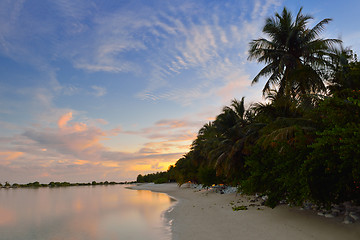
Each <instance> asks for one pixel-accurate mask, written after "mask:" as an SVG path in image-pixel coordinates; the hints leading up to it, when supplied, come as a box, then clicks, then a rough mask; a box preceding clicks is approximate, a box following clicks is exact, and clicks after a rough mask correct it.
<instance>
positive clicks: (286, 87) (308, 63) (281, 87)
mask: <svg viewBox="0 0 360 240" xmlns="http://www.w3.org/2000/svg"><path fill="white" fill-rule="evenodd" d="M311 19H313V17H312V16H310V15H303V14H302V8H300V10H299V12H298V14H297V16H296V18H295V20H294V19H293V16H292V14H291V13H290V12H289V11H288V10H287V9H286V8H284V9H283V11H282V13H281V15H280V14H279V13H276V14H275V17H273V18H267V19H266V24H265V26H264V28H263V30H262V31H263V32H264V33H265V34H267V35H268V36H269V39H266V38H259V39H256V40H252V41H251V42H250V49H249V57H248V59H249V60H253V59H256V60H257V62H259V63H265V64H266V66H265V67H264V68H263V69H262V70H261V71H260V72H259V73H258V74H257V75H256V76H255V78H254V79H253V81H252V84H254V83H257V82H258V81H259V79H260V78H261V77H266V76H269V79H268V81H267V82H266V84H265V87H264V89H263V94H264V95H266V94H267V93H269V92H270V90H272V89H274V87H275V89H276V90H277V92H278V94H280V95H288V96H291V97H292V98H299V97H302V96H304V95H305V94H310V93H316V92H321V91H325V90H326V88H325V85H324V83H323V79H322V74H323V71H324V70H325V69H326V68H327V67H329V66H330V65H331V61H330V57H329V56H330V55H331V51H330V50H331V48H332V47H333V46H334V44H337V43H340V42H341V41H340V40H338V39H322V38H319V34H320V33H321V32H322V31H323V30H324V26H325V25H326V24H328V23H329V22H330V21H331V19H329V18H326V19H324V20H322V21H320V22H319V23H317V24H316V25H315V26H314V27H313V28H308V27H307V24H308V21H309V20H311Z"/></svg>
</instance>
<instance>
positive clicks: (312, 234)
mask: <svg viewBox="0 0 360 240" xmlns="http://www.w3.org/2000/svg"><path fill="white" fill-rule="evenodd" d="M130 188H131V189H134V190H150V191H153V192H161V193H166V194H167V195H168V196H169V197H170V198H173V199H175V200H176V201H177V203H175V204H174V205H172V206H171V209H172V210H171V211H169V209H168V210H167V211H166V212H165V213H164V217H165V218H166V219H167V220H168V221H169V222H171V223H172V224H171V232H172V239H173V240H188V239H197V240H211V239H214V240H215V239H216V240H217V239H228V238H229V239H230V238H231V239H239V238H240V237H241V239H242V240H247V239H249V240H250V239H251V240H254V239H269V240H270V239H276V240H288V239H294V240H296V239H299V240H300V239H301V240H303V239H304V240H305V239H334V240H335V239H336V240H342V239H347V240H352V239H354V240H355V239H356V240H358V239H360V223H354V224H349V225H346V224H343V223H341V219H340V218H331V219H330V218H324V217H321V216H317V214H316V212H314V211H310V210H299V208H298V207H289V206H287V205H280V206H277V207H276V208H274V209H271V208H268V207H264V206H259V205H258V204H257V203H256V202H254V200H253V199H251V196H241V195H239V194H238V195H236V194H235V193H231V194H218V193H214V192H211V191H206V190H201V191H199V190H195V189H191V188H185V187H181V188H179V187H178V186H177V184H176V183H165V184H152V183H150V184H141V185H137V186H132V187H130ZM234 206H248V209H247V210H240V211H233V209H232V208H233V207H234Z"/></svg>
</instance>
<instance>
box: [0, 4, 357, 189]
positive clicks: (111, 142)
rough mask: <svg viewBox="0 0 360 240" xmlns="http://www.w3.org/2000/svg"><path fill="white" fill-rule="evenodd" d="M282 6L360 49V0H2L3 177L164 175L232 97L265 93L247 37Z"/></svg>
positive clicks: (0, 142)
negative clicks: (326, 20)
mask: <svg viewBox="0 0 360 240" xmlns="http://www.w3.org/2000/svg"><path fill="white" fill-rule="evenodd" d="M284 6H287V7H288V8H289V9H290V10H292V11H293V12H294V14H295V13H297V11H298V10H299V8H300V7H301V6H303V7H304V9H303V12H304V13H308V14H311V15H313V16H314V21H313V22H310V24H312V23H313V24H315V23H317V22H318V21H320V20H322V19H324V18H333V21H332V22H331V23H330V24H329V25H328V26H327V28H326V30H325V31H324V33H323V37H325V38H341V39H342V40H343V41H344V46H350V47H351V48H352V49H353V50H354V51H355V52H358V50H359V47H360V41H359V39H360V29H359V27H358V22H356V21H355V19H356V18H357V14H358V13H357V11H358V9H360V2H359V1H357V0H351V1H344V2H341V3H340V2H339V1H316V2H315V1H280V0H255V1H250V0H249V1H246V0H244V1H215V0H214V1H210V0H209V1H187V0H182V1H176V0H175V1H145V0H144V1H134V0H132V1H130V0H129V1H110V0H109V1H90V0H89V1H88V0H78V1H72V0H57V1H43V0H41V1H40V0H39V1H36V0H32V1H25V0H23V1H13V0H4V1H1V3H0V72H1V74H0V132H1V135H0V182H4V181H10V182H20V183H22V182H30V181H41V182H45V183H46V182H49V181H73V182H74V181H78V182H86V181H92V180H97V181H103V180H114V181H124V180H133V179H135V178H136V176H137V174H139V173H142V174H144V173H149V172H154V171H162V170H166V169H167V168H168V166H169V165H170V164H174V163H175V162H176V160H177V159H179V158H180V157H181V156H182V155H183V154H184V153H186V152H187V151H188V148H189V145H190V144H191V142H192V140H194V138H195V137H196V133H197V131H198V129H199V128H200V127H201V126H202V125H203V124H205V123H206V122H208V121H210V120H212V119H213V118H214V117H215V116H216V115H217V114H218V113H219V112H220V110H221V108H222V107H223V106H224V105H227V104H229V103H230V101H231V99H233V98H239V99H240V98H241V97H242V96H245V101H246V103H247V104H250V103H252V102H257V101H262V100H263V99H262V94H261V89H262V88H263V84H264V80H265V79H264V80H263V81H260V83H258V84H256V85H254V86H251V80H252V78H253V77H254V76H255V74H256V73H257V71H259V69H260V68H261V67H262V66H261V65H258V64H257V63H255V62H249V61H248V60H247V50H248V43H249V42H250V41H251V40H252V39H255V38H258V37H260V36H263V35H262V33H261V28H262V26H263V24H264V21H265V18H266V17H269V16H273V15H274V13H275V12H276V11H277V12H280V11H281V10H282V8H283V7H284Z"/></svg>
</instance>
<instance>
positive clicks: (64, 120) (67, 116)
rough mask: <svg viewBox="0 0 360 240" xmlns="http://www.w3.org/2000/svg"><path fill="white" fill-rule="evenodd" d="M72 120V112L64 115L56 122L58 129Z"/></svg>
mask: <svg viewBox="0 0 360 240" xmlns="http://www.w3.org/2000/svg"><path fill="white" fill-rule="evenodd" d="M71 119H72V112H68V113H65V114H64V115H62V116H61V117H60V118H59V120H58V127H59V128H60V129H62V128H63V127H65V126H66V124H67V123H68V122H69V121H70V120H71Z"/></svg>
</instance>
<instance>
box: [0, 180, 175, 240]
mask: <svg viewBox="0 0 360 240" xmlns="http://www.w3.org/2000/svg"><path fill="white" fill-rule="evenodd" d="M171 205H172V201H171V199H170V198H169V197H168V196H167V195H166V194H162V193H153V192H150V191H139V190H129V189H126V188H125V187H124V186H123V185H113V186H94V187H92V186H81V187H65V188H39V189H0V239H1V240H32V239H39V240H60V239H64V240H65V239H66V240H80V239H87V240H92V239H99V240H100V239H101V240H107V239H111V240H112V239H124V240H128V239H141V240H143V239H144V240H145V239H146V240H153V239H154V240H155V239H157V240H158V239H159V240H162V239H163V240H165V239H167V240H169V239H171V233H170V227H169V225H168V224H167V223H166V222H165V219H164V218H163V217H162V214H163V213H164V211H166V210H167V209H169V208H170V206H171Z"/></svg>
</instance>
